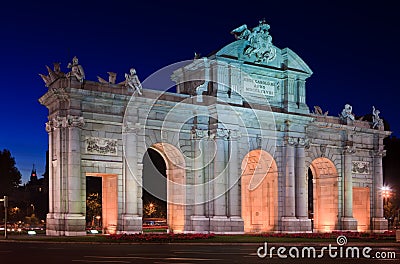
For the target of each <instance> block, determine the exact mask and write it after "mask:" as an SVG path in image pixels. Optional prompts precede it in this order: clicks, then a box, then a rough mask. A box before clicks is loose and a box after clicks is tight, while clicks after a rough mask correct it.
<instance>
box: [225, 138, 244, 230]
mask: <svg viewBox="0 0 400 264" xmlns="http://www.w3.org/2000/svg"><path fill="white" fill-rule="evenodd" d="M238 139H239V133H238V131H237V130H231V131H230V136H229V140H230V141H229V143H230V144H229V158H228V167H229V173H228V184H229V188H230V189H229V192H228V195H229V199H228V200H229V209H228V215H229V219H230V225H231V232H233V233H243V232H244V222H243V219H242V216H241V214H240V209H241V208H240V203H239V200H240V195H241V190H240V188H239V181H240V175H241V171H240V169H239V164H241V162H240V161H239V160H238V152H239V150H238V144H239V143H238Z"/></svg>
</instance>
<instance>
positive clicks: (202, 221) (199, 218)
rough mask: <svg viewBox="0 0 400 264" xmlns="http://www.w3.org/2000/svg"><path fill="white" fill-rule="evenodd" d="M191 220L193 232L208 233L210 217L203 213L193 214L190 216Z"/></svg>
mask: <svg viewBox="0 0 400 264" xmlns="http://www.w3.org/2000/svg"><path fill="white" fill-rule="evenodd" d="M190 220H191V222H192V232H193V233H209V232H210V225H211V222H210V218H208V217H205V216H204V215H194V216H191V217H190Z"/></svg>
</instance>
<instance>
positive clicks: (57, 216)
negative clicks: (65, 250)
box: [46, 213, 86, 236]
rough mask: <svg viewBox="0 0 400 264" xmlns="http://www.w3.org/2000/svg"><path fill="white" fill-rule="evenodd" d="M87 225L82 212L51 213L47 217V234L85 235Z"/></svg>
mask: <svg viewBox="0 0 400 264" xmlns="http://www.w3.org/2000/svg"><path fill="white" fill-rule="evenodd" d="M85 227H86V219H85V215H82V214H65V213H49V214H47V217H46V235H47V236H85V235H86V230H85Z"/></svg>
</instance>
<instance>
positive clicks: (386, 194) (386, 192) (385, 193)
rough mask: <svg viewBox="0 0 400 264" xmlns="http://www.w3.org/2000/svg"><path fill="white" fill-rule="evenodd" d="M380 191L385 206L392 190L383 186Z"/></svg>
mask: <svg viewBox="0 0 400 264" xmlns="http://www.w3.org/2000/svg"><path fill="white" fill-rule="evenodd" d="M381 191H382V197H383V203H384V204H385V205H386V203H387V201H388V199H389V198H390V195H391V192H392V189H391V188H390V187H389V186H383V187H382V188H381Z"/></svg>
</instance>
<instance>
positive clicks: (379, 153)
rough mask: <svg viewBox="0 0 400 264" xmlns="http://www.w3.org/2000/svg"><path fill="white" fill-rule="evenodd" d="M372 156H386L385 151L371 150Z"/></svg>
mask: <svg viewBox="0 0 400 264" xmlns="http://www.w3.org/2000/svg"><path fill="white" fill-rule="evenodd" d="M372 154H373V155H374V157H377V158H380V157H382V158H383V157H385V156H386V150H385V149H379V150H373V151H372Z"/></svg>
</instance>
